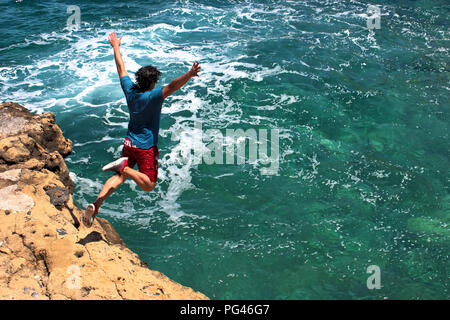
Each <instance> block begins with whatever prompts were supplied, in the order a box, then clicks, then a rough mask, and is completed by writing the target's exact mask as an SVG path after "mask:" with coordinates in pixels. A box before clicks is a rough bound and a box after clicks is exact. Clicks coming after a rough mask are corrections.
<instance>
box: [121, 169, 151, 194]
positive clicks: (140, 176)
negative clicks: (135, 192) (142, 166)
mask: <svg viewBox="0 0 450 320" xmlns="http://www.w3.org/2000/svg"><path fill="white" fill-rule="evenodd" d="M122 175H123V176H124V177H125V179H126V178H128V177H130V178H131V179H133V180H134V182H136V184H137V185H138V186H139V187H141V189H142V190H144V191H145V192H150V191H152V190H153V189H154V188H155V185H156V182H153V181H151V180H150V178H149V177H148V176H147V175H146V174H144V173H142V172H139V171H136V170H134V169H133V168H130V167H125V168H124V169H123V172H122Z"/></svg>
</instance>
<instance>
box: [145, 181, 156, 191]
mask: <svg viewBox="0 0 450 320" xmlns="http://www.w3.org/2000/svg"><path fill="white" fill-rule="evenodd" d="M155 186H156V182H153V181H151V182H150V183H148V184H147V185H145V186H144V188H142V190H144V191H145V192H150V191H152V190H153V189H155Z"/></svg>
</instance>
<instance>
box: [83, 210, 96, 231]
mask: <svg viewBox="0 0 450 320" xmlns="http://www.w3.org/2000/svg"><path fill="white" fill-rule="evenodd" d="M94 215H95V207H94V205H92V204H90V205H88V206H87V208H86V210H84V215H83V224H84V225H85V226H86V227H88V228H90V227H92V225H93V224H94V219H93V217H94Z"/></svg>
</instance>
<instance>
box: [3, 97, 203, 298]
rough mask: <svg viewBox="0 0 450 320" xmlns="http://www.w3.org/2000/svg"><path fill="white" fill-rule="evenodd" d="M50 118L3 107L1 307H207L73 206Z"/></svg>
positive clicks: (64, 144)
mask: <svg viewBox="0 0 450 320" xmlns="http://www.w3.org/2000/svg"><path fill="white" fill-rule="evenodd" d="M71 152H72V142H71V141H70V140H68V139H66V138H64V136H63V135H62V132H61V130H60V128H59V127H58V125H57V124H56V123H55V117H54V115H53V114H52V113H44V114H42V115H36V114H32V113H30V112H28V110H27V109H25V108H24V107H22V106H20V105H18V104H16V103H11V102H6V103H2V104H0V219H1V220H0V221H1V224H0V299H1V300H4V299H208V298H207V297H206V296H205V295H203V294H201V293H199V292H195V291H194V290H192V289H191V288H188V287H184V286H182V285H180V284H178V283H176V282H174V281H172V280H170V279H169V278H167V277H166V276H165V275H163V274H162V273H160V272H157V271H153V270H150V269H149V268H148V267H147V264H146V263H145V262H143V261H141V260H140V259H139V257H138V256H137V255H136V254H135V253H133V252H132V251H131V250H129V249H128V248H127V247H126V245H125V244H124V243H123V241H122V239H121V238H120V236H119V234H118V233H117V232H116V230H115V229H114V228H113V227H112V225H111V224H109V223H108V222H107V221H106V220H105V219H101V218H97V219H96V221H95V222H94V225H93V226H92V227H91V228H86V227H84V226H83V225H82V224H81V223H80V222H81V216H82V210H81V209H80V208H78V207H77V206H76V205H74V203H73V199H72V193H73V187H74V185H73V182H72V180H71V179H70V176H69V170H68V169H67V166H66V164H65V162H64V159H63V157H65V156H67V155H69V154H70V153H71Z"/></svg>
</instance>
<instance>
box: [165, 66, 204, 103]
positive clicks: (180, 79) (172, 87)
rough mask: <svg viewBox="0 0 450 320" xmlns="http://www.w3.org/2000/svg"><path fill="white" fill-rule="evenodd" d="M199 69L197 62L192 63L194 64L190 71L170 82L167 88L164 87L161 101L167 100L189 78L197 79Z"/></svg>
mask: <svg viewBox="0 0 450 320" xmlns="http://www.w3.org/2000/svg"><path fill="white" fill-rule="evenodd" d="M200 69H201V67H200V63H199V62H194V64H193V65H192V68H191V70H189V71H188V72H186V73H185V74H183V75H182V76H180V77H178V78H176V79H174V80H172V82H170V83H169V84H168V85H167V86H165V87H164V88H163V92H162V93H163V99H165V98H167V97H168V96H170V95H171V94H172V93H174V92H175V91H177V90H178V89H180V88H181V87H182V86H184V85H185V84H186V82H188V81H189V79H190V78H192V77H198V73H199V72H200Z"/></svg>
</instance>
